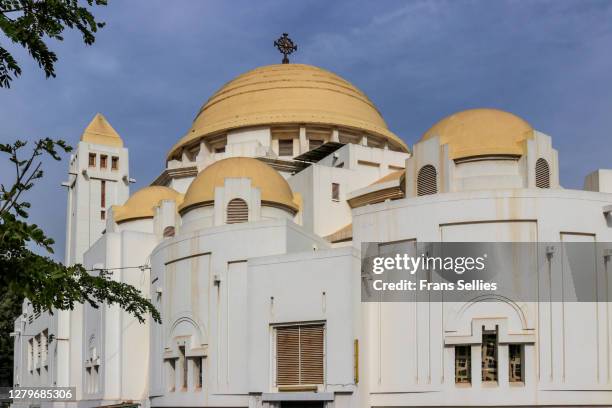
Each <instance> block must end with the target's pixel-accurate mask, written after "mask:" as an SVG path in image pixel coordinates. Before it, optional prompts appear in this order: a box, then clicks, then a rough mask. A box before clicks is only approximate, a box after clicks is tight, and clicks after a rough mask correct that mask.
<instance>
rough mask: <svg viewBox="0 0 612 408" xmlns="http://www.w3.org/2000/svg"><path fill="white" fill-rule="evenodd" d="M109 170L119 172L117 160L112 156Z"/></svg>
mask: <svg viewBox="0 0 612 408" xmlns="http://www.w3.org/2000/svg"><path fill="white" fill-rule="evenodd" d="M111 170H119V158H118V157H117V156H113V157H112V159H111Z"/></svg>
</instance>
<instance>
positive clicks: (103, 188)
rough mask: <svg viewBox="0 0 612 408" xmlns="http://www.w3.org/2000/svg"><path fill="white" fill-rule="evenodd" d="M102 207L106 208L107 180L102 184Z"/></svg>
mask: <svg viewBox="0 0 612 408" xmlns="http://www.w3.org/2000/svg"><path fill="white" fill-rule="evenodd" d="M100 207H102V208H106V180H102V181H101V182H100Z"/></svg>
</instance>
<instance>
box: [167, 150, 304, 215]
mask: <svg viewBox="0 0 612 408" xmlns="http://www.w3.org/2000/svg"><path fill="white" fill-rule="evenodd" d="M228 178H249V179H251V186H252V187H256V188H258V189H259V191H260V193H261V202H262V204H266V203H268V204H272V205H279V206H281V207H285V208H288V209H290V210H291V211H293V212H296V211H297V210H298V205H297V204H296V200H295V199H294V197H293V192H292V191H291V187H289V183H287V181H286V180H285V179H284V178H283V176H281V175H280V174H279V173H278V172H277V171H276V170H274V169H273V168H272V167H270V166H268V165H267V164H265V163H263V162H261V161H259V160H257V159H253V158H250V157H230V158H228V159H223V160H219V161H218V162H215V163H213V164H211V165H210V166H208V167H207V168H205V169H204V170H202V171H201V172H200V174H198V176H197V177H196V178H195V179H194V180H193V181H192V182H191V185H190V186H189V188H188V189H187V193H186V194H185V200H184V201H183V204H181V206H180V207H179V211H180V212H181V213H184V212H185V211H186V210H188V209H190V208H194V207H198V206H201V205H206V204H211V203H212V202H214V200H215V188H216V187H223V186H224V185H225V179H228Z"/></svg>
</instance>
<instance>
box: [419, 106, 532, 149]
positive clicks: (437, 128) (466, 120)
mask: <svg viewBox="0 0 612 408" xmlns="http://www.w3.org/2000/svg"><path fill="white" fill-rule="evenodd" d="M435 136H439V137H440V144H441V145H444V144H448V146H449V156H450V158H451V159H461V158H465V157H473V156H486V155H514V156H522V155H523V154H524V153H525V151H526V150H525V149H526V146H525V141H526V140H527V139H533V128H532V127H531V125H530V124H529V123H527V122H526V121H525V120H523V119H521V118H519V117H518V116H516V115H513V114H512V113H509V112H504V111H501V110H497V109H470V110H466V111H462V112H458V113H455V114H453V115H450V116H447V117H446V118H444V119H442V120H441V121H439V122H438V123H436V124H435V125H433V126H432V127H431V128H430V129H429V130H428V131H427V132H425V134H424V135H423V137H422V138H421V141H423V140H427V139H431V138H432V137H435Z"/></svg>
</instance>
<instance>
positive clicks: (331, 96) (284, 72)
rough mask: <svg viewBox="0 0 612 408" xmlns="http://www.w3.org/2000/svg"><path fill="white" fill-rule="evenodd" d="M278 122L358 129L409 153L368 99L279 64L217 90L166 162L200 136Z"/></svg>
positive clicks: (315, 71) (316, 73)
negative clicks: (381, 138)
mask: <svg viewBox="0 0 612 408" xmlns="http://www.w3.org/2000/svg"><path fill="white" fill-rule="evenodd" d="M279 124H315V125H332V126H340V127H347V128H352V129H357V130H363V131H366V132H370V133H372V134H376V135H379V136H381V137H383V138H385V139H387V140H388V141H389V142H390V143H391V144H392V145H394V146H397V148H399V149H400V150H402V151H408V147H407V146H406V144H405V143H404V142H403V141H402V140H401V139H400V138H399V137H398V136H396V135H395V134H393V133H392V132H391V131H389V129H388V128H387V125H386V123H385V121H384V120H383V118H382V116H381V115H380V113H379V112H378V110H377V109H376V106H374V104H373V103H372V101H370V99H368V97H367V96H366V95H365V94H364V93H363V92H361V91H360V90H359V89H357V88H356V87H355V86H354V85H352V84H351V83H350V82H348V81H346V80H344V79H342V78H341V77H339V76H338V75H336V74H334V73H332V72H329V71H326V70H324V69H321V68H318V67H314V66H311V65H303V64H278V65H268V66H264V67H260V68H257V69H254V70H252V71H249V72H247V73H245V74H243V75H240V76H238V77H237V78H235V79H234V80H232V81H230V82H228V83H227V84H225V85H224V86H223V87H222V88H221V89H219V90H218V91H217V92H216V93H215V94H214V95H213V96H212V97H211V98H210V99H209V100H208V101H207V102H206V104H204V106H202V108H201V109H200V111H199V113H198V115H197V116H196V118H195V120H194V121H193V125H192V127H191V129H190V130H189V132H188V133H187V134H186V135H185V136H184V137H183V138H182V139H181V140H179V142H178V143H177V144H176V145H174V147H172V149H171V150H170V153H169V154H168V158H169V159H170V158H172V157H173V156H175V155H176V154H177V153H179V152H180V149H181V148H182V147H184V146H185V145H188V144H190V143H192V142H194V141H195V140H197V139H199V138H201V137H204V136H208V135H212V134H215V133H219V132H225V131H228V130H231V129H237V128H243V127H249V126H265V125H279Z"/></svg>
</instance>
